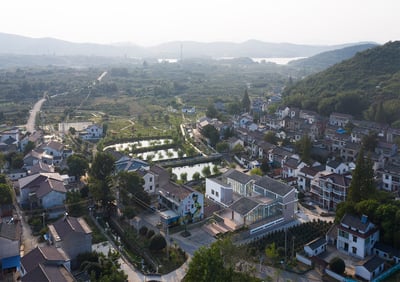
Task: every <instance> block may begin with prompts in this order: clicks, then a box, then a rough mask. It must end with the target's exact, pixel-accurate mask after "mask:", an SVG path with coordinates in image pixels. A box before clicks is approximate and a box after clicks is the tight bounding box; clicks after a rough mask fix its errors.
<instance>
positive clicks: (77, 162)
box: [67, 154, 89, 179]
mask: <svg viewBox="0 0 400 282" xmlns="http://www.w3.org/2000/svg"><path fill="white" fill-rule="evenodd" d="M67 165H68V168H69V174H70V175H73V176H75V177H76V178H77V179H79V178H80V177H81V176H82V175H85V174H86V172H87V170H88V169H89V162H88V161H87V160H86V158H85V157H83V156H81V155H78V154H74V155H71V156H69V157H68V158H67Z"/></svg>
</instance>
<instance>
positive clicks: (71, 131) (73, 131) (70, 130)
mask: <svg viewBox="0 0 400 282" xmlns="http://www.w3.org/2000/svg"><path fill="white" fill-rule="evenodd" d="M68 131H69V133H70V134H71V135H75V133H76V129H75V127H70V128H69V129H68Z"/></svg>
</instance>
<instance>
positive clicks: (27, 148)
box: [24, 141, 36, 156]
mask: <svg viewBox="0 0 400 282" xmlns="http://www.w3.org/2000/svg"><path fill="white" fill-rule="evenodd" d="M35 147H36V144H35V142H32V141H28V143H26V145H25V147H24V156H25V155H26V154H28V153H29V152H30V151H32V150H33V149H35Z"/></svg>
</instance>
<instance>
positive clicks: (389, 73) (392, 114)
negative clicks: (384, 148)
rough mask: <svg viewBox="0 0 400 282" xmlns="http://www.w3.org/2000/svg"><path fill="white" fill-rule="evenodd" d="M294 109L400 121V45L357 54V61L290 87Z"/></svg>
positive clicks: (287, 98)
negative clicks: (299, 108)
mask: <svg viewBox="0 0 400 282" xmlns="http://www.w3.org/2000/svg"><path fill="white" fill-rule="evenodd" d="M283 96H284V102H285V103H287V104H288V105H291V106H296V107H301V108H303V109H309V110H315V111H317V112H319V113H320V114H323V115H329V114H330V113H331V112H333V111H335V112H341V113H348V114H352V115H354V116H356V117H358V118H362V117H364V118H365V119H367V120H373V121H378V122H388V123H393V122H395V121H399V120H400V111H399V110H398V109H399V108H400V41H394V42H388V43H386V44H385V45H382V46H378V47H375V48H372V49H368V50H366V51H363V52H360V53H357V54H356V55H355V56H354V57H353V58H351V59H349V60H346V61H343V62H341V63H339V64H336V65H334V66H332V67H330V68H328V69H327V70H325V71H323V72H320V73H317V74H315V75H312V76H309V77H307V78H305V79H303V80H301V81H299V82H297V83H295V84H293V85H291V86H288V87H286V89H285V91H284V93H283Z"/></svg>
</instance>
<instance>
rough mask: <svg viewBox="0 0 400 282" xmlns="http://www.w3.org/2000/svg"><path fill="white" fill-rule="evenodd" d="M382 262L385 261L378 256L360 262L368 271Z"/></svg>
mask: <svg viewBox="0 0 400 282" xmlns="http://www.w3.org/2000/svg"><path fill="white" fill-rule="evenodd" d="M384 262H385V260H384V259H382V258H380V257H378V256H373V257H372V258H370V259H369V260H367V261H366V262H364V263H363V264H362V266H364V267H365V268H366V269H367V270H368V271H369V272H372V271H374V270H375V269H377V268H378V267H379V266H381V265H382V264H383V263H384Z"/></svg>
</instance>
